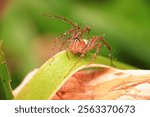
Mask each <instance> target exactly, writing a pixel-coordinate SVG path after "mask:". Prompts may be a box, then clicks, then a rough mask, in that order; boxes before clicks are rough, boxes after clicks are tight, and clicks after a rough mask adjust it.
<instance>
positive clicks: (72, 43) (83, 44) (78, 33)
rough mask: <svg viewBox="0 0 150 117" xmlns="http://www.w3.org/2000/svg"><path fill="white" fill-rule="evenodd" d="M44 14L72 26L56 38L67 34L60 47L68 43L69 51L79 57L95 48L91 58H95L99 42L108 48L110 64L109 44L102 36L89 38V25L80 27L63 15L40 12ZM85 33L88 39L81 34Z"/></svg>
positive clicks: (99, 45)
mask: <svg viewBox="0 0 150 117" xmlns="http://www.w3.org/2000/svg"><path fill="white" fill-rule="evenodd" d="M42 15H44V16H48V17H51V18H56V19H60V20H63V21H65V22H67V23H69V24H70V25H72V26H73V27H72V28H71V29H69V30H68V31H66V32H65V33H64V34H62V35H60V36H59V37H58V38H56V39H57V40H58V39H63V38H65V37H66V36H67V38H66V40H65V41H64V42H63V43H62V45H61V48H63V46H64V45H65V44H68V43H69V47H68V49H69V51H71V52H72V53H73V54H80V59H81V58H82V57H84V55H85V54H86V53H87V52H89V51H90V50H92V49H96V52H95V54H94V57H93V59H95V58H96V56H97V54H98V53H99V51H100V48H101V42H102V43H103V44H104V45H105V46H106V47H107V48H108V50H109V53H110V54H109V55H110V59H111V64H112V51H111V47H110V46H109V44H108V43H107V42H106V41H105V40H104V39H103V37H102V36H93V37H92V38H91V39H90V38H89V33H90V27H88V26H85V27H82V28H81V27H80V26H78V25H77V24H75V23H73V22H72V21H71V20H68V19H66V18H65V17H62V16H57V15H52V14H42ZM85 33H87V38H88V40H84V39H83V36H84V34H85Z"/></svg>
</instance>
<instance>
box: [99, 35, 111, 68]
mask: <svg viewBox="0 0 150 117" xmlns="http://www.w3.org/2000/svg"><path fill="white" fill-rule="evenodd" d="M97 39H99V40H100V41H102V42H103V43H104V45H105V46H106V47H107V48H108V51H109V57H110V60H111V65H112V66H113V62H112V61H113V59H112V49H111V47H110V46H109V45H108V43H107V42H106V41H105V40H104V39H103V37H101V36H98V37H97Z"/></svg>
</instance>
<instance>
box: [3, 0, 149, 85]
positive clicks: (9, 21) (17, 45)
mask: <svg viewBox="0 0 150 117" xmlns="http://www.w3.org/2000/svg"><path fill="white" fill-rule="evenodd" d="M2 1H3V2H1V3H5V2H6V4H1V5H0V7H1V12H0V16H1V18H0V39H2V40H3V42H4V47H5V48H4V49H5V54H6V58H7V61H8V63H9V69H10V70H11V74H12V75H13V76H12V79H13V81H14V82H13V87H15V86H16V85H17V84H19V82H20V81H21V80H22V78H23V77H24V76H25V75H26V74H27V73H28V72H29V71H30V70H32V69H34V68H36V67H39V66H40V64H41V62H40V61H39V56H38V55H37V54H36V53H37V50H35V49H34V44H35V43H36V42H37V40H39V38H41V39H43V40H45V38H42V37H44V36H45V35H50V36H51V37H56V36H59V35H60V34H62V33H63V32H65V31H66V30H67V29H69V28H70V27H71V26H70V25H68V24H67V23H64V22H62V21H58V20H54V19H50V18H48V17H43V16H41V15H40V13H41V12H42V13H52V14H56V15H61V16H64V17H66V18H68V19H72V20H73V21H75V22H76V23H78V24H79V25H81V26H84V25H90V26H91V29H92V30H91V35H105V36H104V38H105V39H106V40H107V42H108V43H109V44H110V45H111V47H112V48H113V56H114V59H118V60H120V61H122V62H125V63H128V64H131V65H134V66H137V67H139V68H144V69H148V68H150V33H149V31H150V7H149V6H150V2H149V0H93V1H90V0H2ZM48 39H50V38H48ZM103 50H104V49H103V48H102V51H101V53H102V55H105V56H107V55H108V52H107V51H103ZM47 51H48V50H47ZM39 54H40V53H39ZM43 62H44V61H43Z"/></svg>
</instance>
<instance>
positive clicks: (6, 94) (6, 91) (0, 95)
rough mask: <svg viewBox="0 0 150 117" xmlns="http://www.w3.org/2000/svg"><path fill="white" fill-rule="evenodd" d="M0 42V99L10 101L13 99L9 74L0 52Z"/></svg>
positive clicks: (0, 43)
mask: <svg viewBox="0 0 150 117" xmlns="http://www.w3.org/2000/svg"><path fill="white" fill-rule="evenodd" d="M1 45H2V41H1V42H0V99H2V100H10V99H12V98H13V94H12V90H11V87H10V81H11V78H10V74H9V72H8V68H7V65H6V62H5V56H4V53H3V51H2V50H1Z"/></svg>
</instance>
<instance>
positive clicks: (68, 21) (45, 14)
mask: <svg viewBox="0 0 150 117" xmlns="http://www.w3.org/2000/svg"><path fill="white" fill-rule="evenodd" d="M41 15H42V16H47V17H50V18H56V19H60V20H62V21H65V22H67V23H69V24H70V25H72V26H73V27H76V28H80V27H79V26H78V25H77V24H75V23H73V22H72V21H71V20H68V19H67V18H65V17H62V16H58V15H54V14H49V13H41Z"/></svg>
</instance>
